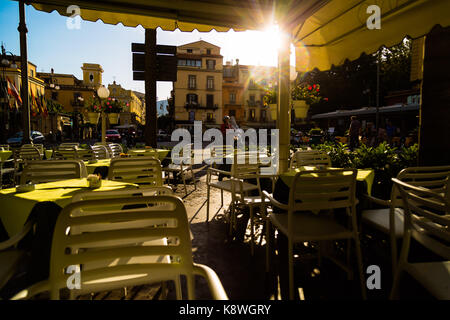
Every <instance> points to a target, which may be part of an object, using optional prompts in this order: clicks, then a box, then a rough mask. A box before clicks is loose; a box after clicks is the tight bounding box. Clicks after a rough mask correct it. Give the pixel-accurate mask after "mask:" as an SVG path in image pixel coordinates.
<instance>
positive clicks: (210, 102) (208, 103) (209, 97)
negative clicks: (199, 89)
mask: <svg viewBox="0 0 450 320" xmlns="http://www.w3.org/2000/svg"><path fill="white" fill-rule="evenodd" d="M206 107H208V108H212V107H214V95H212V94H207V95H206Z"/></svg>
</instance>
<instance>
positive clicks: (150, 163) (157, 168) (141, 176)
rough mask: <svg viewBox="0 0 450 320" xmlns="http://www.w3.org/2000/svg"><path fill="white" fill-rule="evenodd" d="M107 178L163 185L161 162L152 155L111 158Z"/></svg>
mask: <svg viewBox="0 0 450 320" xmlns="http://www.w3.org/2000/svg"><path fill="white" fill-rule="evenodd" d="M108 179H110V180H117V181H123V182H129V183H137V184H146V185H150V186H154V187H159V186H162V185H163V182H162V170H161V162H160V161H159V160H158V159H155V158H153V157H132V158H118V159H112V160H111V164H110V166H109V170H108Z"/></svg>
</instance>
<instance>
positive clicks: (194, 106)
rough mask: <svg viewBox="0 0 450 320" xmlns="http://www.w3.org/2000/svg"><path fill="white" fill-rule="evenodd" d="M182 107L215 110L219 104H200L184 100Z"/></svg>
mask: <svg viewBox="0 0 450 320" xmlns="http://www.w3.org/2000/svg"><path fill="white" fill-rule="evenodd" d="M184 107H185V108H186V109H187V110H189V109H196V110H217V109H219V105H218V104H214V105H202V104H199V103H195V102H190V103H189V102H186V103H185V104H184Z"/></svg>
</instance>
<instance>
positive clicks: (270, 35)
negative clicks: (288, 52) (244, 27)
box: [261, 24, 281, 51]
mask: <svg viewBox="0 0 450 320" xmlns="http://www.w3.org/2000/svg"><path fill="white" fill-rule="evenodd" d="M280 36H281V34H280V28H279V26H278V25H277V24H271V25H269V26H267V27H266V28H265V29H264V30H263V31H262V32H261V37H262V39H264V41H265V42H266V43H268V44H270V46H271V48H272V49H273V50H276V51H278V49H279V48H280V44H281V41H280V39H281V37H280Z"/></svg>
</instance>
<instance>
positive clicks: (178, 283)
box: [174, 276, 183, 300]
mask: <svg viewBox="0 0 450 320" xmlns="http://www.w3.org/2000/svg"><path fill="white" fill-rule="evenodd" d="M174 282H175V292H176V295H177V300H183V293H182V292H181V281H180V276H177V277H176V278H175V280H174Z"/></svg>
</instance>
